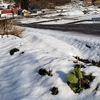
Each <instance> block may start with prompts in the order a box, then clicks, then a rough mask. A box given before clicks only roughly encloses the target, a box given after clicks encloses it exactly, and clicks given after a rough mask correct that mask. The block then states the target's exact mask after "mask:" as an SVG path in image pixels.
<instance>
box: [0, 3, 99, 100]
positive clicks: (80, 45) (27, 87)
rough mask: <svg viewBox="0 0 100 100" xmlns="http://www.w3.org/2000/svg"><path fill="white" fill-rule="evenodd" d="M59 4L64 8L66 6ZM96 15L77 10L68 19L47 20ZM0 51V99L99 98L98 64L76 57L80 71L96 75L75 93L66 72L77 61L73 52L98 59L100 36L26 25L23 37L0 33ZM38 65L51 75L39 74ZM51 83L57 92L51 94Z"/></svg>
mask: <svg viewBox="0 0 100 100" xmlns="http://www.w3.org/2000/svg"><path fill="white" fill-rule="evenodd" d="M69 6H70V7H72V6H71V5H68V7H69ZM62 8H63V9H65V8H66V6H64V7H62ZM76 8H77V6H76ZM73 9H74V8H73ZM73 9H72V10H73ZM81 9H83V8H81ZM89 9H93V7H90V8H89ZM65 10H66V9H65ZM72 10H71V11H72ZM78 10H79V8H78ZM94 10H95V9H94ZM71 11H70V10H69V12H71ZM96 11H97V10H96ZM97 12H99V9H98V11H97ZM67 14H68V13H67ZM99 15H100V14H99V13H98V14H93V13H92V11H91V13H90V14H86V15H84V14H82V12H81V13H80V12H79V13H78V16H77V15H75V13H73V15H70V16H69V17H68V18H70V19H71V20H69V19H67V20H64V19H61V20H59V21H56V22H55V21H52V22H50V23H49V22H47V23H48V24H64V23H65V21H66V22H73V21H76V20H80V19H89V18H90V19H91V18H92V16H95V17H99ZM50 16H51V15H50ZM50 16H46V17H49V18H50ZM53 16H54V15H53ZM86 16H87V17H86ZM40 19H41V21H43V20H44V19H45V20H47V19H46V18H44V19H43V18H40ZM38 20H39V19H38ZM38 20H36V19H35V18H24V19H21V20H19V21H20V22H21V23H31V22H35V21H36V22H38ZM47 23H46V24H47ZM87 23H88V22H87ZM42 24H45V23H42ZM14 48H17V49H18V50H19V51H17V52H15V53H14V54H13V55H11V54H10V51H11V50H12V49H14ZM0 52H1V55H0V61H1V63H0V100H100V67H97V66H94V65H90V66H89V65H88V64H86V63H84V62H81V61H78V64H83V65H84V66H85V68H81V71H83V72H85V73H86V74H87V75H89V74H92V75H94V76H95V79H94V80H93V81H92V82H91V83H90V84H89V86H90V88H88V89H83V91H81V92H80V93H74V92H73V91H72V90H71V88H70V87H69V86H68V84H67V80H68V79H67V75H68V74H69V73H70V72H71V71H72V70H73V69H74V67H75V65H76V63H75V61H76V59H75V58H74V56H78V57H80V58H83V59H88V60H89V61H92V60H94V61H100V37H97V36H91V35H84V34H80V33H76V32H73V33H72V32H62V31H53V30H46V29H45V30H43V29H34V28H28V27H26V29H25V31H24V32H23V33H22V38H19V37H16V36H11V35H9V36H8V37H7V36H3V38H2V37H0ZM41 68H45V69H46V70H52V74H53V76H52V77H51V76H48V75H45V76H42V75H40V74H39V73H38V72H39V70H40V69H41ZM97 86H98V88H97V89H96V87H97ZM52 87H58V90H59V93H58V94H57V95H52V94H51V91H50V89H51V88H52ZM94 90H95V91H94Z"/></svg>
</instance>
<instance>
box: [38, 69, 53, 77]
mask: <svg viewBox="0 0 100 100" xmlns="http://www.w3.org/2000/svg"><path fill="white" fill-rule="evenodd" d="M38 73H39V74H40V75H43V76H44V75H48V76H52V75H53V74H52V70H49V71H47V70H46V69H39V71H38Z"/></svg>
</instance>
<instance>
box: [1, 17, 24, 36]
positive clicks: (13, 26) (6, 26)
mask: <svg viewBox="0 0 100 100" xmlns="http://www.w3.org/2000/svg"><path fill="white" fill-rule="evenodd" d="M24 30H25V28H22V27H19V26H18V25H17V22H15V21H14V20H13V19H3V20H0V35H2V36H3V35H7V36H8V35H15V36H18V37H21V34H22V32H23V31H24Z"/></svg>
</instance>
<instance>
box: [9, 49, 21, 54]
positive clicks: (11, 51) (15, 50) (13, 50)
mask: <svg viewBox="0 0 100 100" xmlns="http://www.w3.org/2000/svg"><path fill="white" fill-rule="evenodd" d="M18 51H19V49H17V48H13V49H12V50H10V55H13V54H14V53H15V52H18Z"/></svg>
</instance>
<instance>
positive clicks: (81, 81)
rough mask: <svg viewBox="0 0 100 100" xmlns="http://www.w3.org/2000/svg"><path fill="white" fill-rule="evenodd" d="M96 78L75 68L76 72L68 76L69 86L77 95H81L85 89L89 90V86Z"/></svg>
mask: <svg viewBox="0 0 100 100" xmlns="http://www.w3.org/2000/svg"><path fill="white" fill-rule="evenodd" d="M94 78H95V77H94V76H92V74H90V75H85V74H84V73H83V72H81V71H80V68H74V70H73V71H72V72H71V73H69V74H68V75H67V80H68V81H67V84H68V85H69V87H70V88H71V89H72V90H73V91H74V92H75V93H79V92H80V91H82V90H83V89H87V88H89V84H90V82H91V81H93V79H94Z"/></svg>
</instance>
